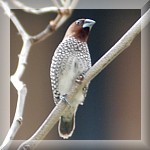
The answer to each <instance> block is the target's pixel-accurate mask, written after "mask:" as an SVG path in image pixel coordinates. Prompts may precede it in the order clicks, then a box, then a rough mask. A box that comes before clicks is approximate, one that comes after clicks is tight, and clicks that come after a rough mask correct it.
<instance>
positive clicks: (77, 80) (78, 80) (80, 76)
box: [76, 72, 86, 84]
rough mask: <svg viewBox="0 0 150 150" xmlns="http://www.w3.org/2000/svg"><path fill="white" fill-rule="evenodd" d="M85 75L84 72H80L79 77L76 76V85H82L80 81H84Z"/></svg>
mask: <svg viewBox="0 0 150 150" xmlns="http://www.w3.org/2000/svg"><path fill="white" fill-rule="evenodd" d="M85 73H86V72H82V73H81V74H80V75H79V76H77V78H76V83H78V84H81V83H82V81H83V80H84V77H85Z"/></svg>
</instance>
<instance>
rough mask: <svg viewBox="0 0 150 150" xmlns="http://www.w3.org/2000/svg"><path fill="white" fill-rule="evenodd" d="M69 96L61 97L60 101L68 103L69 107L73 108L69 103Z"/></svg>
mask: <svg viewBox="0 0 150 150" xmlns="http://www.w3.org/2000/svg"><path fill="white" fill-rule="evenodd" d="M66 97H67V94H64V95H61V96H60V100H61V101H63V102H65V103H67V104H68V105H69V106H71V104H70V103H69V102H68V101H67V98H66Z"/></svg>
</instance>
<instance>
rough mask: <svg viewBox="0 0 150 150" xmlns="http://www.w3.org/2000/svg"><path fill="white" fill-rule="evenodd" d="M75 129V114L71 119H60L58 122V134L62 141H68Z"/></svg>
mask: <svg viewBox="0 0 150 150" xmlns="http://www.w3.org/2000/svg"><path fill="white" fill-rule="evenodd" d="M74 129H75V114H73V116H72V118H69V119H68V118H66V117H63V116H62V117H61V118H60V120H59V126H58V132H59V136H60V137H62V138H63V139H68V138H69V137H71V136H72V134H73V131H74Z"/></svg>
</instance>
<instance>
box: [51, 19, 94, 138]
mask: <svg viewBox="0 0 150 150" xmlns="http://www.w3.org/2000/svg"><path fill="white" fill-rule="evenodd" d="M94 24H95V21H93V20H91V19H78V20H77V21H75V22H73V23H72V24H71V25H70V26H69V28H68V29H67V31H66V34H65V36H64V38H63V40H62V42H61V43H60V44H59V46H58V47H57V49H56V50H55V53H54V56H53V58H52V63H51V68H50V77H51V85H52V91H53V97H54V102H55V104H57V103H58V102H59V101H60V99H61V98H60V97H61V96H63V95H66V94H67V93H68V92H69V91H70V89H71V88H72V86H73V85H74V83H75V81H76V79H77V77H78V76H79V75H80V74H82V73H85V72H86V71H88V69H89V68H90V67H91V58H90V53H89V49H88V46H87V39H88V36H89V33H90V31H91V28H92V26H93V25H94ZM87 89H88V85H86V86H85V87H84V88H83V89H82V90H81V91H79V92H78V93H77V95H76V96H75V97H74V99H73V100H72V103H71V106H70V108H69V109H68V110H67V111H65V112H64V113H63V114H62V116H61V118H60V120H59V125H58V131H59V135H60V137H62V138H64V139H67V138H69V137H70V136H72V134H73V131H74V129H75V115H76V111H77V108H78V106H79V104H83V102H84V99H85V96H86V93H87Z"/></svg>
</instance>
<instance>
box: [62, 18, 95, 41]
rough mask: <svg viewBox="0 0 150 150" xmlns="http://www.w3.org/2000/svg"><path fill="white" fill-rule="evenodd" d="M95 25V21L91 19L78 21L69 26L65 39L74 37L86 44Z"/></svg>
mask: <svg viewBox="0 0 150 150" xmlns="http://www.w3.org/2000/svg"><path fill="white" fill-rule="evenodd" d="M94 24H95V21H94V20H91V19H78V20H76V21H75V22H73V23H72V24H71V25H70V26H69V28H68V30H67V32H66V35H65V37H69V36H72V37H75V38H76V39H78V40H80V41H82V42H86V41H87V39H88V35H89V33H90V31H91V29H92V26H93V25H94Z"/></svg>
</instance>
